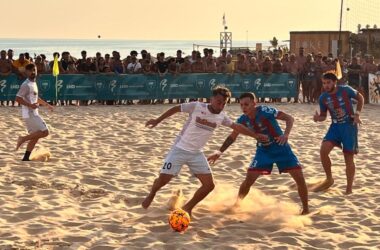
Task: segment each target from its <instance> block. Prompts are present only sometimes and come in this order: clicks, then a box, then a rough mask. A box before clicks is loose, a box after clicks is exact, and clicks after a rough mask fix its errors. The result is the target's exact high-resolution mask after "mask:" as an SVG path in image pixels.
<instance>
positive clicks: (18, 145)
mask: <svg viewBox="0 0 380 250" xmlns="http://www.w3.org/2000/svg"><path fill="white" fill-rule="evenodd" d="M23 143H24V141H23V139H22V136H19V137H18V139H17V145H16V150H18V149H19V148H20V147H21V145H22V144H23Z"/></svg>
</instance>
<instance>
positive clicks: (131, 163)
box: [0, 104, 380, 249]
mask: <svg viewBox="0 0 380 250" xmlns="http://www.w3.org/2000/svg"><path fill="white" fill-rule="evenodd" d="M274 106H275V107H277V108H279V109H281V110H283V111H285V112H288V113H290V114H292V115H293V116H294V117H295V125H294V127H293V130H292V133H291V136H290V144H291V145H292V148H293V151H294V152H295V153H296V155H297V156H298V158H299V160H300V161H301V163H302V164H303V165H304V175H305V177H306V180H307V182H308V183H314V182H317V181H319V180H321V179H323V178H324V173H323V170H322V166H321V164H320V161H319V146H320V143H321V140H322V138H323V136H324V134H325V133H326V131H327V128H328V126H329V124H330V122H329V121H325V122H323V123H318V124H316V123H314V122H313V121H312V115H313V114H314V112H315V110H316V109H317V108H318V107H317V105H308V104H280V105H274ZM169 107H171V106H170V105H155V106H139V105H134V106H120V107H117V106H89V107H74V106H71V107H57V108H56V109H55V111H54V112H53V113H50V112H48V111H44V110H43V109H41V112H40V113H41V115H42V117H43V118H44V119H45V121H46V123H47V124H48V125H49V127H50V130H51V133H50V135H49V137H48V138H45V139H43V140H42V141H41V142H40V143H39V145H38V147H37V148H38V150H39V151H38V152H39V156H40V158H41V159H42V160H43V161H33V162H21V161H20V159H21V158H22V155H23V153H24V150H25V145H23V146H22V147H21V149H20V150H19V151H17V152H16V151H14V148H15V144H16V139H17V136H18V135H21V134H23V133H25V129H24V125H23V123H22V120H21V118H20V117H21V116H20V109H19V108H11V107H0V138H1V143H0V249H12V247H13V248H16V249H17V248H22V249H36V248H37V249H38V248H41V249H114V248H119V249H140V248H150V249H189V248H192V249H206V248H207V249H210V248H211V249H235V248H237V249H285V248H290V249H376V248H379V246H380V205H379V204H380V192H379V190H380V178H379V172H380V156H379V151H380V143H379V142H380V134H379V128H380V127H379V124H380V116H379V114H380V107H379V106H374V105H367V106H365V108H364V112H363V113H362V120H363V122H364V124H363V126H362V127H361V128H360V135H359V145H360V154H359V155H358V156H357V158H356V165H357V172H356V179H355V182H354V193H353V194H352V195H348V196H346V195H344V191H345V186H346V177H345V167H344V159H343V155H342V153H341V151H340V149H338V148H336V149H334V150H333V152H332V153H331V158H332V161H333V168H332V169H333V174H334V177H335V184H334V186H333V187H332V188H330V189H329V190H328V191H326V192H321V193H310V194H309V200H310V210H311V215H309V216H299V215H298V214H299V211H300V201H299V198H298V194H297V190H296V188H295V185H294V184H293V181H292V179H291V178H290V176H289V175H287V174H282V175H279V174H278V171H277V169H276V167H275V168H274V171H273V173H272V175H270V176H264V177H261V178H259V179H258V181H257V183H256V184H255V185H254V187H253V188H252V189H251V192H250V193H249V195H248V196H247V197H246V199H245V200H244V202H243V204H242V206H241V208H240V209H239V210H237V211H235V212H231V211H229V210H228V208H229V207H230V206H231V205H232V204H233V203H234V201H235V198H236V194H237V192H238V188H239V185H240V183H241V182H242V181H243V179H244V177H245V173H246V168H247V167H248V165H249V163H250V160H251V157H252V155H253V153H254V151H255V142H254V141H253V139H251V138H249V137H245V136H239V138H238V139H237V141H236V142H235V143H234V144H233V145H232V146H231V147H230V148H229V149H228V150H227V151H226V153H225V154H224V155H223V156H222V157H221V159H220V160H219V161H218V162H217V163H216V164H215V165H213V166H212V169H213V174H214V178H215V183H216V189H215V190H214V191H213V192H212V193H211V194H210V195H209V196H208V197H207V198H206V199H205V200H204V201H203V202H201V203H200V204H199V205H198V206H197V207H196V208H195V209H194V211H193V218H192V222H191V224H190V227H189V229H188V230H187V231H186V232H185V233H182V234H181V233H176V232H173V231H172V230H171V229H170V228H169V226H168V214H169V209H168V202H169V201H170V199H171V196H172V193H173V192H174V193H175V192H176V191H177V190H178V189H182V191H183V194H184V200H185V201H186V200H188V199H189V198H191V196H192V194H193V193H194V191H195V190H196V189H197V187H198V186H199V182H198V181H197V179H195V178H194V177H192V176H191V175H190V173H189V171H188V168H187V167H184V168H183V169H182V171H181V174H180V175H179V176H178V177H177V178H174V179H173V180H172V182H171V183H170V184H169V185H168V186H166V187H164V188H163V189H162V190H161V191H160V192H159V193H158V194H157V196H156V199H155V200H154V201H153V203H152V205H151V207H150V208H149V209H148V210H144V209H143V208H141V206H140V204H141V201H142V200H143V199H144V197H145V195H146V194H147V192H148V191H149V188H150V187H151V184H152V182H153V180H154V179H155V178H156V177H157V176H158V172H159V170H160V168H161V166H162V164H163V159H164V157H165V156H166V153H167V152H168V150H169V149H170V147H171V145H172V143H173V141H174V139H175V136H176V135H177V134H178V132H179V130H180V129H181V128H182V124H183V123H184V122H185V120H186V115H185V114H177V115H175V116H174V117H173V118H172V119H168V120H166V121H164V122H163V123H162V124H160V125H158V126H157V127H156V128H154V129H152V130H151V129H148V128H145V127H144V123H145V121H146V120H147V119H149V118H153V117H157V116H158V115H159V114H160V113H161V112H163V111H165V110H166V109H168V108H169ZM226 112H227V113H228V114H229V116H230V117H231V118H233V119H236V118H237V117H238V115H239V114H240V107H239V106H238V105H237V104H233V105H229V106H228V107H226ZM281 125H282V127H284V125H285V124H283V123H281ZM229 132H230V129H229V128H220V129H217V130H216V131H215V133H214V136H213V137H212V138H211V140H210V142H209V143H208V144H207V146H206V148H205V152H206V154H208V153H211V152H213V151H214V150H216V149H219V147H220V145H221V144H222V143H223V141H224V139H225V137H226V136H227V135H228V134H229ZM46 152H50V154H51V156H50V158H49V157H48V155H45V153H46ZM44 160H46V161H44Z"/></svg>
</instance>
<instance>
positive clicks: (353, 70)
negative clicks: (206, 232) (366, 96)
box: [347, 57, 362, 90]
mask: <svg viewBox="0 0 380 250" xmlns="http://www.w3.org/2000/svg"><path fill="white" fill-rule="evenodd" d="M347 70H348V74H347V78H348V85H350V86H351V87H352V88H354V89H356V90H359V89H360V73H361V71H362V67H361V66H360V65H359V64H358V58H357V57H353V58H352V60H351V64H350V65H348V67H347Z"/></svg>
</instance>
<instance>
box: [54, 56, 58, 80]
mask: <svg viewBox="0 0 380 250" xmlns="http://www.w3.org/2000/svg"><path fill="white" fill-rule="evenodd" d="M58 75H59V66H58V56H55V57H54V64H53V76H58Z"/></svg>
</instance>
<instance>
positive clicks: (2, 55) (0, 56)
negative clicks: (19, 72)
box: [0, 50, 12, 77]
mask: <svg viewBox="0 0 380 250" xmlns="http://www.w3.org/2000/svg"><path fill="white" fill-rule="evenodd" d="M11 73H12V61H11V60H9V59H7V52H6V51H5V50H2V51H1V52H0V76H2V77H5V76H9V75H10V74H11Z"/></svg>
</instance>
